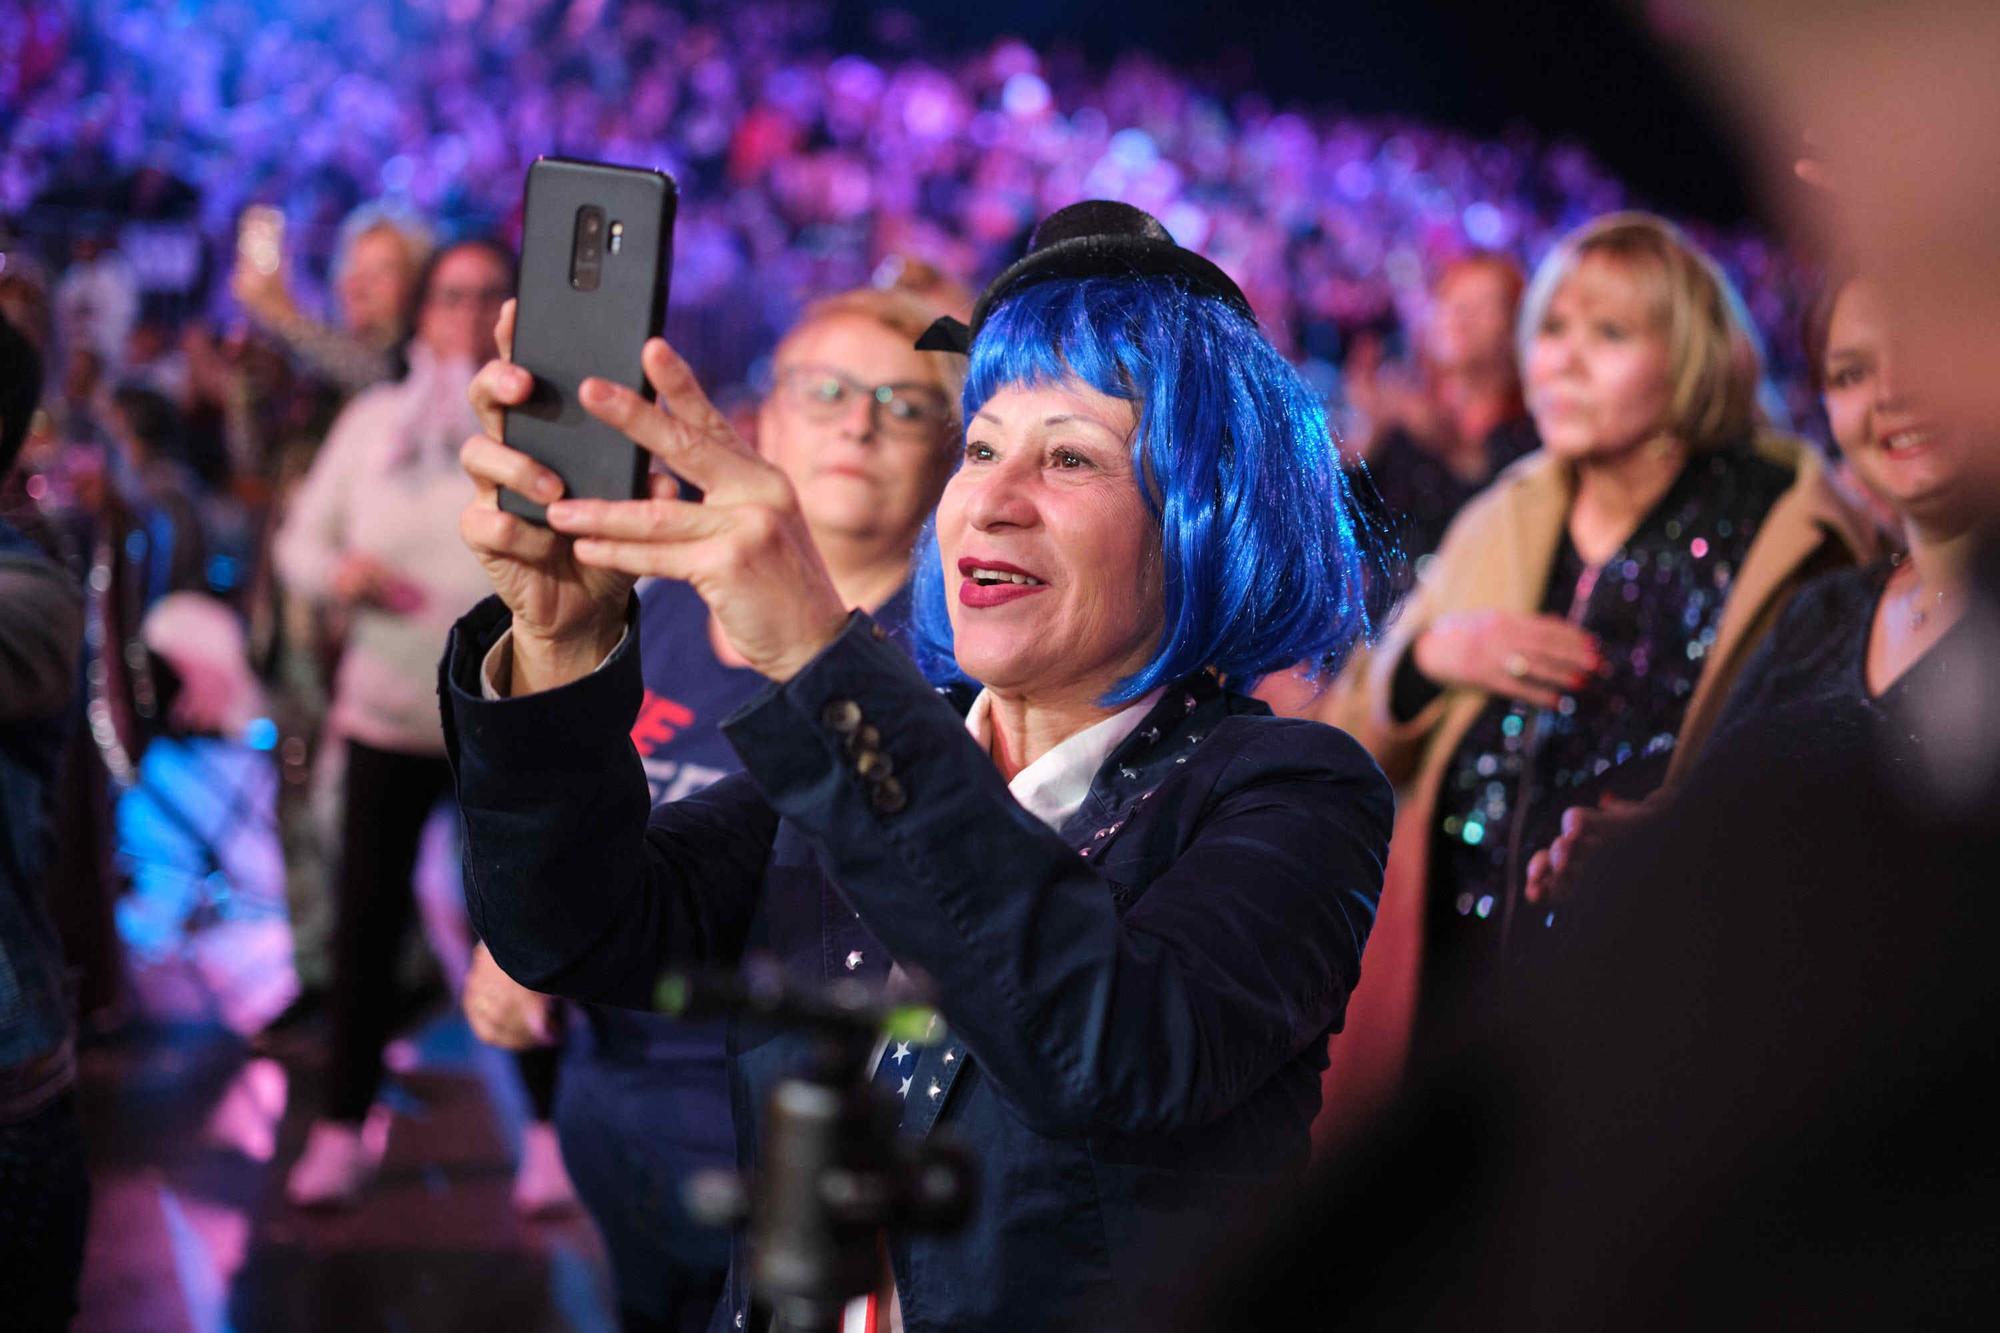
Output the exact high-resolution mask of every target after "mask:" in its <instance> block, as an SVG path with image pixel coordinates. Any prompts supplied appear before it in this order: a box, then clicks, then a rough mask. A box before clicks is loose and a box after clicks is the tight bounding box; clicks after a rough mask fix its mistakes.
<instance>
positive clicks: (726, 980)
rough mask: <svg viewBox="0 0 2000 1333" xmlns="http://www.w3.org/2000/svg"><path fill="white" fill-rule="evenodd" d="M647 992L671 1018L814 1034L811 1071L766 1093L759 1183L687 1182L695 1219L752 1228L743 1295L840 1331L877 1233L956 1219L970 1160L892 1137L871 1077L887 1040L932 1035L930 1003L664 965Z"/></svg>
mask: <svg viewBox="0 0 2000 1333" xmlns="http://www.w3.org/2000/svg"><path fill="white" fill-rule="evenodd" d="M654 1000H655V1005H656V1007H657V1008H658V1009H659V1010H660V1011H661V1012H662V1013H666V1014H671V1015H673V1016H674V1017H677V1018H690V1019H702V1018H720V1017H724V1016H732V1017H739V1018H749V1019H752V1020H755V1021H759V1022H765V1023H770V1024H772V1025H774V1026H778V1027H785V1028H790V1029H793V1030H798V1031H804V1032H807V1033H810V1034H811V1035H812V1036H813V1037H814V1038H815V1040H814V1043H813V1054H812V1059H811V1061H810V1063H809V1065H808V1066H807V1067H806V1068H805V1069H804V1070H801V1071H800V1072H799V1073H797V1074H796V1075H794V1076H793V1077H790V1078H787V1079H784V1080H783V1081H781V1082H780V1083H779V1084H778V1085H777V1086H776V1087H775V1088H773V1089H772V1091H771V1097H770V1100H769V1102H768V1103H767V1104H766V1107H765V1118H764V1137H763V1142H762V1144H761V1145H760V1149H761V1151H760V1154H759V1161H760V1162H761V1166H760V1167H759V1169H758V1172H757V1176H756V1179H754V1180H751V1181H744V1180H742V1179H741V1178H739V1177H737V1176H735V1175H733V1174H730V1173H727V1172H710V1173H704V1174H703V1175H702V1176H701V1177H699V1178H697V1180H696V1181H695V1182H694V1183H693V1184H692V1185H691V1186H690V1189H689V1198H688V1206H689V1210H690V1211H691V1212H693V1213H694V1215H695V1216H696V1217H698V1218H700V1219H701V1220H702V1221H704V1222H706V1223H708V1224H709V1225H711V1226H725V1227H730V1228H732V1229H733V1228H737V1227H747V1228H748V1231H749V1243H750V1275H749V1277H750V1287H751V1292H752V1295H753V1296H754V1298H755V1299H756V1302H757V1305H758V1306H759V1307H760V1309H761V1310H763V1311H765V1312H767V1313H768V1315H769V1317H770V1320H771V1324H770V1327H771V1329H772V1330H773V1333H822V1330H824V1331H825V1333H837V1330H838V1329H839V1328H840V1322H841V1315H842V1312H843V1310H844V1309H845V1308H846V1305H847V1303H848V1302H849V1301H851V1300H854V1299H855V1298H857V1297H861V1296H866V1295H867V1294H868V1293H870V1292H872V1291H874V1290H875V1289H876V1287H877V1286H878V1285H879V1282H880V1279H881V1275H882V1262H883V1261H882V1251H881V1246H880V1236H881V1233H882V1231H883V1230H884V1229H885V1228H889V1227H895V1228H898V1229H903V1230H917V1231H936V1232H943V1231H951V1230H954V1229H956V1228H957V1227H959V1226H961V1225H963V1224H964V1222H965V1219H966V1217H967V1216H968V1215H969V1213H970V1211H971V1204H972V1194H973V1188H974V1178H975V1168H974V1166H973V1163H972V1159H971V1158H970V1157H969V1156H968V1155H967V1154H966V1153H965V1151H964V1150H963V1149H961V1148H959V1147H958V1146H956V1145H955V1144H953V1143H951V1142H950V1141H949V1140H948V1139H947V1138H945V1137H944V1136H942V1135H939V1134H936V1133H933V1134H932V1135H930V1136H929V1137H927V1138H923V1139H917V1138H911V1137H905V1136H902V1135H899V1134H898V1133H897V1131H896V1121H897V1118H898V1115H899V1110H900V1108H899V1107H898V1106H897V1103H896V1101H895V1099H894V1098H893V1097H891V1096H889V1095H888V1094H887V1093H884V1092H882V1091H881V1090H880V1089H878V1088H876V1087H874V1086H873V1085H872V1083H871V1081H870V1077H869V1076H870V1070H869V1068H868V1057H869V1055H870V1053H871V1052H872V1051H873V1050H875V1049H876V1045H877V1043H878V1042H879V1041H880V1040H881V1039H882V1037H883V1036H884V1035H885V1034H886V1035H887V1037H888V1038H889V1039H890V1040H892V1041H907V1042H910V1043H911V1044H912V1045H915V1044H920V1043H923V1042H926V1041H929V1040H931V1039H932V1034H933V1031H934V1030H935V1029H937V1028H938V1024H937V1022H936V1016H935V1015H934V1014H933V1013H932V1011H931V1010H929V1009H927V1008H923V1007H921V1006H908V1005H906V1006H892V1005H883V1004H881V1003H880V1001H879V999H878V998H877V997H876V996H875V995H873V994H872V993H871V992H870V990H869V988H868V987H866V986H864V985H862V984H861V983H859V982H844V983H843V982H836V983H835V984H834V985H832V986H829V987H827V988H826V989H824V990H819V991H798V990H792V989H788V988H787V987H786V986H785V984H784V982H783V981H782V979H780V978H779V977H778V976H777V975H776V973H775V971H772V972H767V973H758V972H754V971H753V972H751V973H749V974H748V975H745V976H739V975H736V974H734V973H726V972H700V973H685V972H683V973H671V974H669V975H667V976H666V977H664V978H662V979H661V981H660V984H659V987H658V989H657V990H656V991H655V995H654Z"/></svg>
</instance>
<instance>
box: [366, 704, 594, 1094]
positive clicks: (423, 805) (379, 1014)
mask: <svg viewBox="0 0 2000 1333" xmlns="http://www.w3.org/2000/svg"><path fill="white" fill-rule="evenodd" d="M450 790H451V767H450V765H449V764H447V763H446V762H445V760H444V758H443V756H441V755H423V754H402V753H398V752H396V751H393V750H378V749H376V748H375V747H374V746H372V745H364V744H362V743H361V742H360V741H355V740H350V741H348V742H347V795H346V809H345V810H344V811H343V813H342V815H341V825H340V871H339V878H338V880H337V881H336V886H337V889H338V893H339V902H338V905H337V920H336V923H335V926H334V946H333V947H334V952H333V997H332V999H333V1004H332V1007H333V1069H332V1080H331V1081H332V1088H331V1095H330V1097H329V1100H328V1103H327V1116H328V1117H329V1118H330V1119H333V1120H340V1121H346V1122H348V1123H350V1124H355V1123H359V1122H360V1121H361V1120H362V1119H363V1118H364V1117H365V1116H366V1115H367V1114H368V1107H369V1104H370V1103H372V1102H373V1101H374V1100H375V1093H376V1091H377V1090H378V1089H379V1087H380V1086H381V1083H382V1048H383V1047H384V1046H386V1045H388V1043H389V1037H390V1035H391V1029H392V1027H393V1025H394V1022H395V1014H396V957H397V950H398V946H399V945H400V944H401V942H402V938H403V932H404V931H405V930H406V929H408V927H409V924H410V921H411V919H412V917H413V915H414V914H415V912H416V908H417V900H416V893H415V890H414V888H413V887H412V885H411V878H412V876H413V875H414V874H415V873H416V868H417V847H418V842H419V839H420V838H421V837H422V835H423V830H424V822H425V820H427V819H429V818H430V813H431V811H432V810H433V809H434V808H435V807H436V806H437V803H438V802H439V801H440V800H443V799H444V798H445V796H446V795H447V794H448V793H449V792H450ZM557 1054H558V1053H557V1051H556V1050H555V1049H554V1048H553V1047H551V1048H548V1049H546V1050H535V1051H526V1052H523V1053H521V1054H520V1055H518V1056H516V1057H515V1063H516V1064H517V1066H518V1067H519V1068H520V1071H521V1081H522V1082H523V1084H525V1085H526V1087H527V1091H528V1100H529V1102H530V1103H531V1105H532V1106H533V1108H534V1113H535V1118H536V1119H537V1120H547V1119H548V1118H549V1114H550V1112H551V1110H552V1109H553V1107H554V1106H555V1087H556V1060H557Z"/></svg>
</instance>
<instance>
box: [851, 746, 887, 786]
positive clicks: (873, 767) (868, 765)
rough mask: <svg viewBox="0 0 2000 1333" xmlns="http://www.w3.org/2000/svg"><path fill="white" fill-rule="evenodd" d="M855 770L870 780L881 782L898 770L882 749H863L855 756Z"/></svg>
mask: <svg viewBox="0 0 2000 1333" xmlns="http://www.w3.org/2000/svg"><path fill="white" fill-rule="evenodd" d="M854 771H855V772H857V773H859V774H860V775H861V776H862V777H864V778H866V779H867V780H868V781H870V782H880V781H882V780H884V779H886V778H887V777H888V776H889V775H890V774H891V773H893V772H895V771H896V765H895V764H894V763H892V762H891V761H890V759H889V756H888V755H886V754H883V753H882V752H881V751H880V750H863V751H862V752H861V753H860V754H858V755H856V756H855V757H854Z"/></svg>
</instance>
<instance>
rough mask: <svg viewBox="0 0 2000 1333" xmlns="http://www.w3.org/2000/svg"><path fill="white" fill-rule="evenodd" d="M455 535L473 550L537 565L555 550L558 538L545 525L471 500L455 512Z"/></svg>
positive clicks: (559, 539) (552, 554) (554, 552)
mask: <svg viewBox="0 0 2000 1333" xmlns="http://www.w3.org/2000/svg"><path fill="white" fill-rule="evenodd" d="M458 535H459V539H460V540H461V541H463V542H464V543H465V544H466V545H467V546H469V547H471V548H472V549H473V551H474V552H487V553H490V554H493V555H504V556H506V557H508V558H509V559H512V560H519V561H522V562H524V563H526V564H530V565H539V564H542V563H544V562H545V561H547V560H548V559H550V558H551V557H552V556H554V555H555V554H556V543H557V542H559V541H561V540H562V539H561V538H560V537H558V536H557V535H556V534H555V533H553V532H550V531H549V530H548V529H547V528H543V527H538V526H536V525H535V524H533V523H524V522H522V521H521V520H520V519H518V518H516V517H515V516H514V515H512V514H510V513H508V512H506V511H505V510H504V509H498V508H495V507H494V506H492V505H484V504H479V503H477V502H474V503H472V504H469V505H467V506H466V507H465V508H464V509H463V510H462V511H460V513H459V516H458Z"/></svg>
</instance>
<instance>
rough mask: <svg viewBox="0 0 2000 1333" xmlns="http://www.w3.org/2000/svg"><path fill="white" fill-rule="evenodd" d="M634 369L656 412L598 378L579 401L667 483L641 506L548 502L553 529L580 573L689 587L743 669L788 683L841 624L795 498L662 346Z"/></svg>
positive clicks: (839, 606)
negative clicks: (683, 487)
mask: <svg viewBox="0 0 2000 1333" xmlns="http://www.w3.org/2000/svg"><path fill="white" fill-rule="evenodd" d="M640 364H641V365H642V366H643V367H644V369H645V372H646V378H647V380H648V381H649V382H650V383H651V384H652V386H653V391H654V392H655V393H656V394H657V395H658V399H659V400H658V402H657V404H656V403H649V402H647V401H646V400H645V399H644V398H642V397H640V396H639V395H638V394H637V393H634V392H633V391H632V390H630V389H626V388H623V387H621V386H619V385H615V384H612V383H609V382H608V381H605V380H601V379H589V380H585V381H584V382H583V385H582V387H581V389H580V391H579V393H578V398H579V399H580V400H581V401H582V403H583V405H584V408H585V409H586V410H587V411H589V412H590V413H591V415H593V416H595V417H597V418H598V420H600V421H603V422H604V423H606V424H607V425H610V426H613V427H616V428H617V429H618V430H620V431H622V432H624V434H625V435H626V436H627V437H628V438H629V439H631V440H632V441H633V442H634V443H636V444H638V445H639V446H640V447H641V448H643V449H645V450H647V451H648V452H649V453H651V454H653V455H654V456H655V457H657V458H659V459H661V460H662V461H663V462H664V463H665V464H666V465H667V468H668V469H669V471H670V472H671V473H672V474H673V475H671V476H665V475H659V474H655V475H654V477H653V479H652V495H651V496H650V497H649V498H647V499H643V500H563V501H559V502H557V503H556V504H553V505H551V506H549V523H550V526H551V527H553V528H554V529H555V530H556V531H557V532H560V533H563V534H565V535H566V536H568V537H570V538H573V539H574V543H575V544H574V546H573V548H572V549H573V551H574V555H575V558H576V561H577V562H578V564H579V565H581V566H583V567H585V568H590V569H596V570H605V571H615V572H617V573H619V574H622V575H625V576H627V577H637V576H639V575H656V576H659V577H662V578H671V579H680V580H682V581H684V582H686V583H687V584H689V585H690V586H692V587H693V588H694V590H695V591H696V592H697V593H699V594H700V595H701V598H702V600H703V601H705V602H707V603H708V608H709V611H710V612H711V613H712V614H713V616H714V618H715V623H716V624H717V625H718V626H719V627H720V628H721V630H722V633H723V636H724V637H725V638H727V639H728V641H729V644H730V646H731V647H733V648H734V649H735V650H736V651H737V652H738V653H739V654H741V655H742V657H743V658H744V660H745V661H747V662H748V663H749V664H750V665H751V667H753V668H754V669H755V670H757V671H758V672H760V673H762V674H763V675H765V676H767V677H769V678H770V679H772V680H777V681H783V680H789V679H790V678H791V677H792V676H793V675H795V674H796V673H797V672H798V671H799V669H800V668H801V667H803V666H804V665H805V664H806V663H807V662H808V661H810V660H811V659H812V658H813V656H814V655H816V654H817V653H818V652H819V651H820V650H821V649H823V648H825V647H826V645H827V644H829V643H831V642H833V640H834V638H835V637H836V636H838V635H839V633H840V629H841V626H842V625H843V624H844V623H845V622H846V620H847V608H846V606H845V605H844V604H843V603H842V602H841V600H840V595H839V593H838V592H836V591H835V590H834V586H833V579H832V577H831V576H830V575H829V574H828V573H827V571H826V566H825V564H824V563H823V562H822V561H821V560H820V555H819V550H818V548H817V547H815V546H814V545H813V540H812V535H811V533H810V532H809V531H808V530H807V528H806V523H805V518H804V516H803V515H802V514H801V513H800V512H799V504H798V496H797V494H796V493H795V492H794V491H793V489H792V485H791V482H790V481H788V480H787V479H786V477H785V475H784V473H782V472H780V471H779V470H778V469H777V468H775V467H773V466H771V464H769V463H767V462H765V461H764V460H763V459H762V458H759V457H758V456H757V454H756V453H755V452H754V451H753V450H752V449H751V448H750V446H749V445H747V444H745V443H744V442H743V440H742V439H741V437H739V436H738V435H737V434H736V431H735V430H734V429H733V428H732V427H731V426H730V424H729V422H728V421H727V420H726V419H725V418H724V417H723V415H722V414H721V413H720V412H718V411H716V410H715V406H714V405H713V404H712V403H710V402H709V400H708V396H707V395H706V394H704V393H703V392H702V390H701V386H700V385H699V384H698V383H697V382H696V381H695V377H694V372H693V371H692V370H690V369H689V368H688V364H687V363H686V362H685V361H683V360H681V358H680V356H679V355H678V354H677V353H676V352H675V351H674V350H673V349H672V348H671V347H669V346H667V344H666V342H665V341H664V340H662V339H659V338H652V339H649V340H648V341H647V343H646V346H645V348H644V349H643V351H642V353H641V356H640ZM677 477H679V478H685V479H686V480H687V481H689V482H691V483H693V484H694V485H696V486H698V487H700V488H701V490H702V492H703V496H702V499H701V500H700V501H699V502H691V501H687V500H682V499H681V498H679V486H678V482H677V481H676V478H677Z"/></svg>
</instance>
